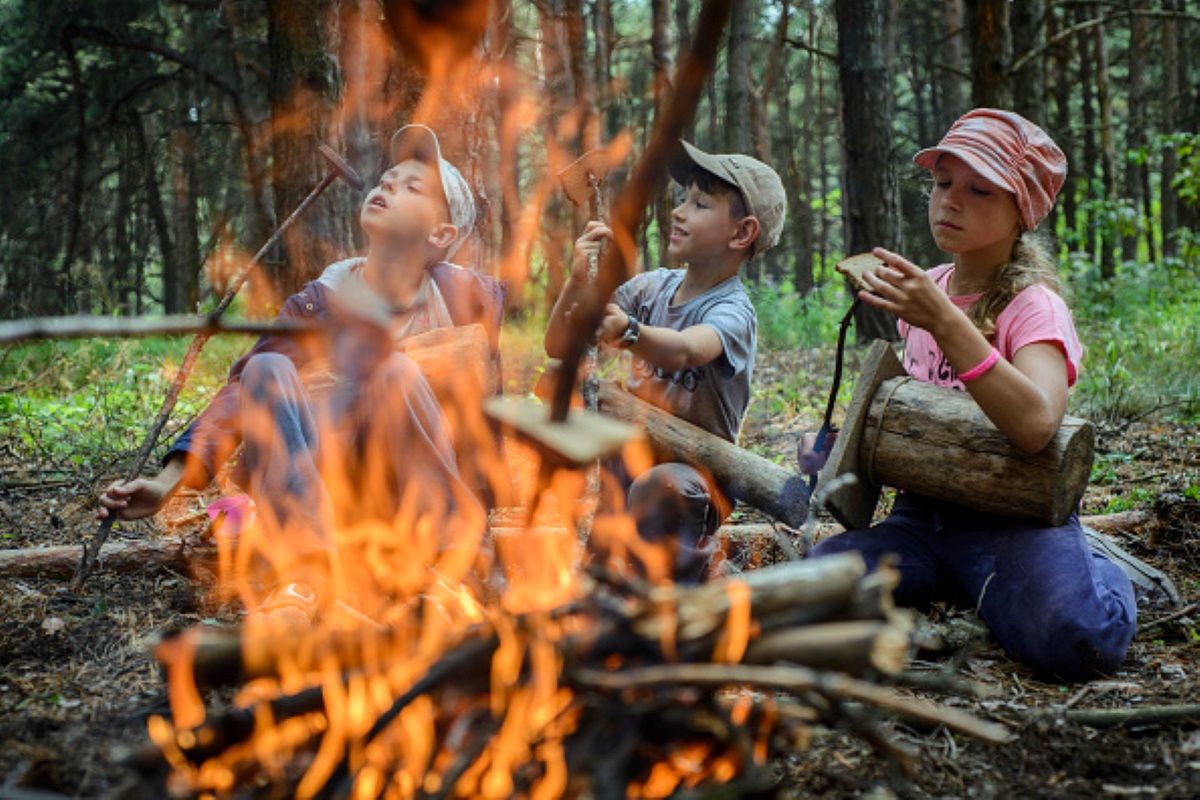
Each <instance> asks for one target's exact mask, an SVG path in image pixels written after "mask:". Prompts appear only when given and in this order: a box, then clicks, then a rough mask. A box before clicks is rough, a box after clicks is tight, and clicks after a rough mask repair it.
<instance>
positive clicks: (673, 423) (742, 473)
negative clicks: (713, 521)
mask: <svg viewBox="0 0 1200 800" xmlns="http://www.w3.org/2000/svg"><path fill="white" fill-rule="evenodd" d="M600 409H601V411H603V412H605V413H607V414H609V415H611V416H614V417H616V418H617V419H622V420H625V421H626V422H632V423H635V424H637V425H641V426H642V427H643V428H644V429H645V431H646V437H647V438H648V439H649V440H650V443H651V445H652V446H653V447H654V449H655V452H656V454H657V455H659V456H660V457H661V458H662V459H663V460H667V461H683V462H686V463H688V464H692V465H693V466H698V467H702V468H704V469H706V470H708V471H709V472H710V473H711V474H712V475H713V477H714V478H716V480H717V482H718V483H719V484H721V486H722V487H723V488H724V489H725V490H726V491H728V492H729V494H730V495H731V496H732V497H733V498H734V499H736V500H740V501H741V502H743V503H745V504H747V505H750V506H753V507H754V508H757V509H759V510H760V511H763V512H765V513H767V514H770V515H771V516H773V517H775V518H776V519H778V520H780V521H782V522H783V523H785V524H786V525H789V526H791V527H793V528H798V527H800V525H801V524H803V522H804V518H805V516H806V515H807V514H808V491H807V489H806V488H805V484H804V478H803V476H801V475H799V474H798V473H795V472H790V471H788V470H786V469H784V468H783V467H781V466H779V465H778V464H774V463H772V462H770V461H768V460H767V459H765V458H763V457H762V456H758V455H755V454H754V453H751V452H749V451H747V450H743V449H742V448H740V447H738V446H737V445H735V444H733V443H732V442H728V441H726V440H725V439H722V438H721V437H719V436H715V435H713V434H711V433H709V432H708V431H706V430H704V429H702V428H699V427H697V426H696V425H693V424H691V423H690V422H686V421H684V420H682V419H679V418H678V417H676V416H673V415H671V414H669V413H667V412H666V411H663V410H662V409H660V408H657V407H655V406H653V405H651V404H650V403H647V402H646V401H644V400H640V399H638V398H637V397H634V396H633V395H632V394H630V393H629V392H626V391H625V390H624V389H621V388H620V387H618V386H617V385H616V384H612V383H602V384H601V385H600Z"/></svg>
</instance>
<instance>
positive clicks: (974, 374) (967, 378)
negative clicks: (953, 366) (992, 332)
mask: <svg viewBox="0 0 1200 800" xmlns="http://www.w3.org/2000/svg"><path fill="white" fill-rule="evenodd" d="M999 360H1000V351H999V350H997V349H996V348H994V347H993V348H992V352H990V353H988V354H987V358H985V359H983V361H980V362H979V363H978V364H976V365H975V366H973V367H971V368H970V369H969V370H967V371H966V372H963V373H961V374H959V376H958V379H959V380H960V381H962V382H963V383H970V382H971V381H973V380H975V379H976V378H979V377H982V376H983V375H984V373H986V372H987V371H988V370H989V369H991V368H992V367H994V366H996V362H997V361H999Z"/></svg>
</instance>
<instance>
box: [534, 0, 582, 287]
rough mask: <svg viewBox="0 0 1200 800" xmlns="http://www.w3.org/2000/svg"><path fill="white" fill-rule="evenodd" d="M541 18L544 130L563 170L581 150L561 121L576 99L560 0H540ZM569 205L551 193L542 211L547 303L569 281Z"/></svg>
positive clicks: (556, 194) (553, 161) (557, 162)
mask: <svg viewBox="0 0 1200 800" xmlns="http://www.w3.org/2000/svg"><path fill="white" fill-rule="evenodd" d="M538 17H539V23H540V25H539V28H540V33H541V41H540V43H539V52H540V54H541V58H540V61H541V69H542V74H541V76H540V78H541V80H542V82H543V83H542V85H543V86H545V93H546V95H545V104H544V109H543V114H544V117H543V129H544V131H545V139H546V147H547V149H548V150H549V151H550V155H551V161H550V163H551V164H552V165H556V168H558V169H561V168H562V167H564V166H566V165H567V164H569V163H570V161H571V159H572V157H573V154H576V153H577V150H578V146H577V145H578V142H577V137H574V136H571V133H572V131H571V130H570V129H569V127H567V126H563V125H562V124H561V123H562V122H563V120H564V119H566V118H567V116H568V115H569V114H570V113H571V107H572V105H573V103H574V99H575V87H574V85H573V82H572V80H571V70H570V63H569V62H570V54H569V52H568V50H567V42H566V31H565V30H564V27H565V26H564V23H563V11H562V4H561V0H548V1H547V2H545V3H539V4H538ZM564 128H566V129H565V130H564ZM555 159H557V160H555ZM568 205H569V204H568V203H567V201H566V200H564V199H563V196H562V193H561V192H552V193H551V194H550V198H549V200H548V201H547V202H546V206H545V208H544V209H543V210H542V226H541V227H542V230H541V233H542V242H541V244H542V252H543V254H544V255H545V257H546V270H547V276H546V277H547V282H546V283H547V287H546V302H547V303H548V304H553V303H554V301H555V299H556V298H557V297H558V296H559V294H561V293H562V287H563V284H564V283H565V282H566V270H567V257H568V256H567V250H568V247H569V246H570V243H571V240H572V239H573V238H574V237H573V235H572V233H571V232H572V226H571V224H570V219H571V216H572V213H573V209H570V208H568V207H567V206H568Z"/></svg>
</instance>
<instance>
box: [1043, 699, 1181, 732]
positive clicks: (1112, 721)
mask: <svg viewBox="0 0 1200 800" xmlns="http://www.w3.org/2000/svg"><path fill="white" fill-rule="evenodd" d="M1043 715H1044V716H1053V717H1056V718H1058V717H1061V718H1062V719H1065V720H1066V721H1067V722H1074V723H1076V724H1078V725H1087V726H1088V727H1089V728H1115V727H1118V726H1120V725H1154V724H1159V723H1167V722H1196V721H1200V703H1184V704H1181V705H1172V706H1142V707H1141V708H1073V709H1070V710H1069V711H1067V712H1065V713H1062V714H1058V713H1055V712H1053V711H1048V712H1043Z"/></svg>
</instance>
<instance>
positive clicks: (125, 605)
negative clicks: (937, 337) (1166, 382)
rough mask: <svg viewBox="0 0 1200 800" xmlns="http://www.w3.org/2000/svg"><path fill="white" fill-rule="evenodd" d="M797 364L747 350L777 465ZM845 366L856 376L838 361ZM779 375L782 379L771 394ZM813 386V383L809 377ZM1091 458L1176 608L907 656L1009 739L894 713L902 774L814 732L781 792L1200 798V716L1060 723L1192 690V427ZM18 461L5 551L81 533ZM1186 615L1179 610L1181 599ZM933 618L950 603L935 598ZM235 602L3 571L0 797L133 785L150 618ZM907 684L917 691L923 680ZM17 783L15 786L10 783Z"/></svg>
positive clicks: (807, 421)
mask: <svg viewBox="0 0 1200 800" xmlns="http://www.w3.org/2000/svg"><path fill="white" fill-rule="evenodd" d="M797 359H799V360H801V361H805V360H807V361H811V363H808V364H807V365H806V366H807V367H808V368H810V369H811V371H812V374H818V373H822V372H824V371H825V370H827V365H828V363H829V362H828V353H814V354H811V355H810V354H800V355H798V354H795V353H786V354H785V353H769V352H767V353H760V359H759V370H758V381H759V383H760V385H761V386H762V387H765V389H766V390H765V391H760V393H759V398H760V399H759V400H756V403H755V406H754V408H753V410H752V414H751V417H750V419H749V420H748V423H747V430H746V434H745V436H746V440H747V442H748V443H749V444H751V445H752V446H753V447H755V448H756V449H757V450H759V451H760V452H763V453H765V454H768V455H775V456H776V457H778V458H780V459H783V460H787V461H789V462H790V458H791V455H790V453H791V452H792V448H793V447H794V445H793V444H792V443H793V442H794V434H795V433H796V432H797V431H799V430H805V429H812V428H813V427H814V426H815V424H816V423H817V421H818V420H817V418H816V416H815V414H814V411H813V409H814V408H815V407H819V406H820V405H821V404H822V403H821V401H820V400H819V398H816V399H814V398H809V399H810V400H812V402H806V403H801V404H799V405H796V404H793V406H792V407H791V410H789V408H788V407H787V404H786V403H779V402H776V401H771V400H764V399H762V398H764V397H767V398H769V397H775V398H776V399H778V398H779V397H783V396H787V395H788V393H789V392H791V393H793V394H795V390H794V387H792V388H787V387H785V386H784V384H786V383H787V382H788V381H789V380H793V379H792V377H791V376H792V375H794V374H795V373H796V372H797V370H796V365H797ZM848 374H849V375H853V374H854V372H853V370H851V371H850V372H849V373H848ZM776 388H778V390H779V391H778V392H775V391H774V390H775V389H776ZM812 388H813V391H812V392H809V393H805V392H801V394H804V395H805V396H807V395H808V394H817V395H819V394H821V391H823V390H818V389H817V387H815V386H814V387H812ZM1099 433H1100V435H1099V437H1098V450H1097V462H1096V463H1097V468H1096V469H1095V470H1094V471H1093V485H1092V486H1091V487H1090V488H1089V489H1088V492H1087V495H1086V497H1085V501H1084V506H1085V507H1084V511H1085V513H1101V512H1105V511H1114V510H1129V509H1147V510H1153V509H1154V508H1155V507H1156V503H1157V504H1158V505H1159V507H1160V508H1168V509H1169V514H1168V516H1167V517H1166V518H1163V519H1160V520H1159V521H1158V522H1157V524H1155V525H1153V526H1151V527H1150V528H1149V529H1147V530H1145V531H1141V532H1140V533H1138V534H1136V535H1130V536H1127V537H1125V541H1124V542H1123V545H1124V546H1125V547H1126V548H1127V549H1128V550H1130V551H1131V552H1132V553H1134V554H1135V555H1137V556H1139V557H1141V558H1142V559H1144V560H1145V561H1147V562H1149V563H1151V564H1153V565H1155V566H1157V567H1159V568H1161V569H1163V570H1165V571H1166V572H1167V573H1168V575H1169V576H1170V577H1171V578H1172V579H1173V580H1174V582H1175V584H1176V586H1177V587H1178V589H1179V591H1180V593H1181V595H1182V597H1183V606H1182V607H1181V608H1175V609H1169V608H1162V609H1149V608H1146V609H1141V618H1140V630H1139V633H1138V635H1137V637H1136V639H1135V640H1134V643H1133V646H1132V648H1131V650H1130V653H1129V657H1128V659H1127V660H1126V663H1125V665H1124V666H1123V667H1122V669H1121V670H1120V671H1119V672H1118V673H1117V674H1116V675H1114V676H1112V677H1111V678H1110V679H1107V680H1101V681H1095V682H1092V683H1089V684H1084V685H1058V684H1052V683H1044V682H1041V681H1039V680H1036V679H1035V678H1033V677H1032V676H1031V675H1030V674H1029V672H1028V671H1027V670H1025V669H1024V668H1022V667H1021V666H1019V665H1017V664H1015V663H1013V662H1012V661H1010V660H1009V659H1008V658H1006V657H1005V655H1004V654H1003V653H1002V652H1001V651H1000V650H999V648H998V647H997V646H996V645H995V643H994V642H993V641H991V640H990V639H987V638H984V639H982V640H979V641H976V642H975V643H974V644H973V645H972V646H971V647H970V649H969V650H966V651H960V652H958V653H957V654H955V655H953V656H950V657H949V658H946V657H939V659H938V660H921V661H917V662H916V664H915V666H916V667H917V668H918V669H921V670H925V671H928V672H930V673H933V674H937V675H945V674H947V673H953V674H957V675H959V676H961V677H963V678H966V679H969V680H971V681H975V682H978V683H980V684H982V685H983V686H984V687H986V692H985V695H986V696H983V697H951V698H948V699H947V698H946V697H944V696H942V695H928V696H930V697H938V698H940V699H943V700H945V701H947V702H950V703H952V704H954V705H956V706H959V707H962V708H964V709H967V710H970V711H973V712H975V713H977V714H980V715H982V716H984V717H987V718H990V719H994V720H998V721H1002V722H1004V723H1005V724H1007V725H1009V726H1010V728H1011V729H1012V730H1013V731H1014V732H1015V733H1016V734H1017V738H1016V739H1015V741H1013V742H1012V743H1010V744H1008V745H1003V746H987V745H984V744H981V743H978V742H975V741H972V740H969V739H966V738H963V737H960V736H957V735H951V734H949V733H947V732H946V731H944V730H942V729H938V730H933V731H927V730H916V729H911V728H908V727H906V726H903V725H899V724H896V725H894V726H893V728H892V732H893V734H894V736H895V737H896V738H898V739H899V740H900V741H901V742H903V743H905V744H908V745H910V746H911V747H912V748H913V749H914V751H915V753H916V758H915V761H914V763H915V770H914V772H913V773H912V774H911V775H909V776H905V775H903V774H902V773H900V772H899V771H898V770H897V769H896V767H895V766H894V765H891V764H890V763H889V762H887V761H885V760H882V759H880V758H879V757H877V756H875V755H874V754H873V753H872V752H871V751H870V749H869V747H868V746H867V745H865V744H863V743H862V741H861V740H860V739H857V738H854V737H852V736H850V735H849V734H847V733H844V732H840V731H836V730H835V731H828V732H824V733H820V734H819V735H817V736H816V737H815V738H814V740H813V742H812V745H811V746H810V748H809V749H807V750H804V751H800V752H797V753H796V754H795V755H794V756H793V757H791V758H790V759H789V760H788V763H786V764H784V765H781V766H783V767H784V769H783V778H782V781H781V783H780V785H779V787H778V793H779V794H780V795H781V796H795V797H856V796H870V797H875V798H886V797H893V796H899V797H922V796H930V797H981V798H986V797H1084V796H1087V797H1102V796H1111V797H1123V796H1138V797H1179V798H1184V797H1196V796H1200V726H1198V725H1197V724H1195V723H1192V724H1178V723H1166V724H1159V723H1151V724H1138V725H1127V726H1122V727H1115V728H1107V729H1101V728H1093V727H1088V726H1084V725H1080V724H1076V723H1072V722H1067V721H1065V720H1064V719H1063V718H1062V715H1063V712H1064V711H1065V710H1066V709H1069V708H1070V709H1090V708H1137V707H1150V706H1157V705H1170V704H1180V703H1188V702H1196V701H1197V700H1200V611H1198V610H1197V607H1198V604H1200V502H1198V501H1200V497H1197V486H1198V485H1200V426H1195V425H1184V424H1173V423H1167V422H1156V421H1153V419H1152V418H1147V419H1143V420H1141V421H1136V422H1131V423H1126V424H1119V425H1103V426H1101V428H1100V432H1099ZM45 469H46V468H45V465H44V463H42V462H40V461H38V460H37V459H31V458H30V457H28V456H20V455H18V454H17V452H16V450H15V448H12V447H10V446H9V445H8V444H7V443H3V442H0V515H2V525H3V527H2V528H0V531H2V533H0V537H2V538H0V548H29V547H35V546H45V545H62V544H77V543H78V542H79V540H80V536H81V534H82V533H83V532H84V531H87V530H89V529H90V528H91V527H92V526H93V525H94V521H93V518H92V513H93V506H94V497H95V492H96V489H97V488H98V486H99V485H101V481H100V480H99V479H98V478H94V477H92V474H91V473H90V472H84V471H82V470H81V471H80V472H79V473H77V474H76V473H72V472H71V471H70V470H69V469H68V470H65V471H64V470H63V469H62V468H61V467H57V468H56V469H55V471H53V472H46V471H44V470H45ZM203 500H204V498H202V497H199V496H196V497H188V498H184V499H183V500H182V501H181V502H180V503H176V504H174V505H173V506H170V507H169V508H168V510H167V511H165V512H164V514H162V515H160V516H159V518H158V519H156V520H155V522H154V523H145V524H142V525H140V526H139V525H135V526H129V527H127V528H126V529H125V530H119V531H118V532H117V533H116V534H114V536H115V537H118V538H128V539H135V538H138V537H140V536H146V535H154V536H164V537H177V536H180V535H181V534H185V533H190V532H194V531H195V530H197V529H199V528H201V527H202V524H203V523H202V519H201V517H200V516H199V515H197V514H196V513H195V511H196V510H198V509H200V508H202V505H203ZM1181 612H1182V613H1181ZM935 615H936V616H938V617H939V618H941V619H945V618H948V617H962V616H964V614H963V612H957V611H949V610H937V611H935ZM236 620H237V614H236V610H235V609H233V608H231V607H229V606H221V605H216V604H214V603H212V602H210V600H209V595H208V594H207V592H206V589H205V587H204V586H203V585H199V584H198V583H196V582H195V581H193V580H192V579H191V577H190V576H189V575H187V574H184V573H180V572H175V571H172V570H169V569H165V568H157V567H148V568H146V569H144V570H141V571H139V572H135V573H127V574H115V573H112V572H109V571H106V570H104V569H103V568H101V569H99V570H97V572H96V573H95V575H94V576H93V577H92V578H91V580H90V581H89V583H88V585H87V588H86V590H85V591H83V592H81V593H79V594H74V593H72V592H70V591H69V590H68V588H67V585H66V581H65V580H61V579H50V578H20V579H14V578H10V579H0V797H4V796H5V794H6V792H15V791H17V790H18V789H20V790H25V789H38V790H43V791H48V792H56V793H63V794H67V795H72V796H80V797H100V796H107V797H126V796H128V797H135V796H145V790H144V787H142V786H141V785H140V784H139V783H138V780H137V778H136V777H135V776H134V775H133V774H132V773H130V772H128V771H126V770H125V769H123V768H122V767H120V766H118V765H117V763H116V757H117V756H118V755H119V753H120V752H121V751H122V750H124V749H127V748H130V747H134V746H136V745H138V744H140V743H142V742H143V741H145V736H146V718H147V716H148V715H149V714H152V713H162V712H165V711H166V710H167V707H166V700H165V695H164V689H163V687H164V684H163V681H162V677H161V675H160V673H159V670H158V667H157V666H156V664H155V663H154V661H153V659H152V657H151V655H150V648H151V643H152V642H153V641H154V640H155V639H156V637H158V636H160V635H161V634H162V633H163V632H165V631H169V630H174V629H179V628H182V627H187V626H192V625H197V624H202V623H209V624H213V623H216V624H231V623H235V622H236ZM918 694H919V693H918ZM14 796H15V795H14Z"/></svg>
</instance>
